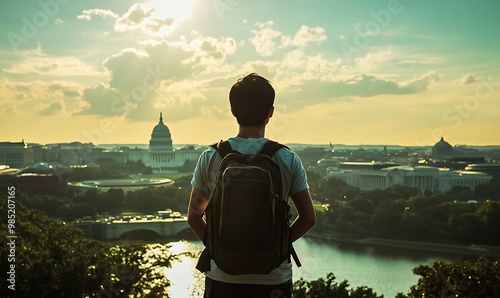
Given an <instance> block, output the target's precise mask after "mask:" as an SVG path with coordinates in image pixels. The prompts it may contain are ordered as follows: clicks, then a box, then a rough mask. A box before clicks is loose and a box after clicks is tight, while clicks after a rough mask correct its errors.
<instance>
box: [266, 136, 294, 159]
mask: <svg viewBox="0 0 500 298" xmlns="http://www.w3.org/2000/svg"><path fill="white" fill-rule="evenodd" d="M281 148H287V149H290V148H288V147H287V146H285V145H283V144H280V143H278V142H275V141H271V140H268V141H267V142H265V143H264V145H263V146H262V148H261V149H260V151H259V153H260V154H265V155H267V156H269V157H273V155H274V153H276V151H278V150H280V149H281Z"/></svg>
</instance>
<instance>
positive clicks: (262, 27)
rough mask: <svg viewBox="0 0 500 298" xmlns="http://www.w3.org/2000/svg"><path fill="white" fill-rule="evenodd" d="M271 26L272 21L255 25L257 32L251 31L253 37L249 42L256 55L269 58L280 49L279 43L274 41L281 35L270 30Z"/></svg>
mask: <svg viewBox="0 0 500 298" xmlns="http://www.w3.org/2000/svg"><path fill="white" fill-rule="evenodd" d="M272 25H273V22H272V21H269V22H267V23H257V26H258V27H259V30H252V33H253V34H254V37H253V38H252V39H251V40H250V41H251V43H252V44H253V45H254V46H255V50H256V51H257V53H258V54H259V55H261V56H263V57H269V56H271V55H272V54H274V52H275V51H276V50H277V49H278V48H279V47H280V42H279V41H277V40H276V39H277V38H278V37H280V36H282V33H281V32H279V31H276V30H274V29H272V28H271V26H272Z"/></svg>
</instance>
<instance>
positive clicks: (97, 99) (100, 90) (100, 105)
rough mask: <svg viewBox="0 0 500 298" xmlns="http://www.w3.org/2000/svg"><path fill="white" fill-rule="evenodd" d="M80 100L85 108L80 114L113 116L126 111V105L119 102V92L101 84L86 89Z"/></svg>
mask: <svg viewBox="0 0 500 298" xmlns="http://www.w3.org/2000/svg"><path fill="white" fill-rule="evenodd" d="M82 100H83V101H84V102H85V103H86V104H87V107H86V108H85V109H83V110H82V111H81V112H80V114H87V115H88V114H90V115H102V116H115V115H117V114H118V115H119V114H122V113H123V112H124V111H125V110H126V109H127V106H126V103H124V102H122V101H121V100H120V92H119V91H118V90H116V89H114V88H110V87H109V86H106V85H104V84H102V83H96V84H94V85H92V86H90V87H89V88H86V89H85V90H84V91H83V96H82Z"/></svg>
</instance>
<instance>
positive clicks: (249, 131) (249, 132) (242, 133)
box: [237, 126, 266, 139]
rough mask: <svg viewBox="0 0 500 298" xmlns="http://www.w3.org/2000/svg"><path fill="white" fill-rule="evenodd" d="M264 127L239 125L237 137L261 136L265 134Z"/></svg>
mask: <svg viewBox="0 0 500 298" xmlns="http://www.w3.org/2000/svg"><path fill="white" fill-rule="evenodd" d="M265 130H266V127H265V126H262V127H257V126H240V130H239V132H238V135H237V137H240V138H244V139H250V138H263V137H264V134H265Z"/></svg>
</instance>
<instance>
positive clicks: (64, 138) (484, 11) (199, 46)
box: [0, 0, 500, 146]
mask: <svg viewBox="0 0 500 298" xmlns="http://www.w3.org/2000/svg"><path fill="white" fill-rule="evenodd" d="M2 7H3V8H4V9H2V10H1V11H0V24H1V25H2V26H1V27H0V32H1V34H0V36H2V37H1V39H0V57H1V58H0V115H1V118H0V119H2V120H0V121H1V129H0V132H1V133H0V141H12V142H17V141H21V140H22V139H24V140H25V141H26V142H28V143H40V144H47V143H62V142H73V141H80V142H84V143H88V142H91V143H94V144H96V145H98V144H113V143H116V144H146V143H147V142H148V140H149V138H150V133H151V130H152V128H153V127H154V125H156V124H157V123H158V117H159V114H160V112H162V113H163V118H164V123H165V124H166V125H167V126H168V127H169V129H170V131H171V133H172V139H173V141H174V143H175V144H210V143H213V142H214V141H216V140H219V139H222V138H228V137H231V136H234V135H235V134H236V133H237V130H238V127H237V124H236V121H235V120H234V118H233V117H232V116H231V114H230V111H229V102H228V92H229V88H230V87H231V85H232V84H233V83H234V82H236V80H237V79H238V78H240V77H242V76H244V75H246V74H248V73H250V72H257V73H259V74H261V75H262V76H264V77H266V78H268V79H269V80H270V81H271V83H272V84H273V86H274V87H275V89H276V102H275V107H276V111H275V114H274V116H273V118H272V119H271V121H270V123H269V126H268V127H267V129H266V134H267V136H268V137H270V138H274V139H277V140H279V141H280V142H283V143H301V144H328V143H330V142H331V143H333V144H346V145H359V144H366V145H370V144H376V145H379V144H387V145H404V146H432V145H433V144H435V143H436V142H437V141H439V139H440V138H441V137H444V138H445V139H446V140H447V141H448V142H450V144H452V145H456V144H467V145H476V146H484V145H499V144H500V134H498V133H497V130H498V128H499V127H500V114H499V111H500V100H499V99H500V98H499V97H500V59H499V57H498V52H499V50H500V40H499V39H498V32H500V21H499V20H498V18H497V12H498V11H499V9H500V3H498V2H497V1H493V0H488V1H483V2H481V5H478V4H477V3H474V2H469V1H458V2H457V1H450V0H446V1H440V2H438V3H432V5H430V4H429V3H422V2H419V1H410V0H401V1H397V0H386V1H381V0H378V1H349V2H346V1H318V2H316V3H314V5H312V4H311V3H304V2H298V1H291V2H290V1H288V2H285V1H272V2H269V1H253V2H249V1H243V0H239V1H226V0H214V1H201V0H186V1H182V2H176V1H170V0H168V1H167V0H163V1H162V0H142V1H132V0H124V1H107V2H105V3H102V2H101V1H97V0H91V1H84V2H81V1H70V0H41V1H37V2H29V4H28V3H24V2H21V1H18V2H8V3H4V4H2Z"/></svg>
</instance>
